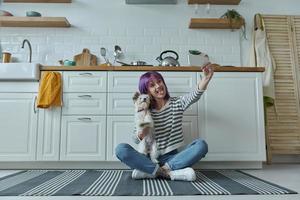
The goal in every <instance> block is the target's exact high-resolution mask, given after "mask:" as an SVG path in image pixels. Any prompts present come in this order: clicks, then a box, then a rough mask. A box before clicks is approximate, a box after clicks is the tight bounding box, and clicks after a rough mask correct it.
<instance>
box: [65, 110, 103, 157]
mask: <svg viewBox="0 0 300 200" xmlns="http://www.w3.org/2000/svg"><path fill="white" fill-rule="evenodd" d="M60 148H61V150H60V160H62V161H103V160H105V152H106V117H105V116H63V117H62V129H61V146H60Z"/></svg>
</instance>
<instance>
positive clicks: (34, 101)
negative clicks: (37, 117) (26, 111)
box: [33, 96, 37, 114]
mask: <svg viewBox="0 0 300 200" xmlns="http://www.w3.org/2000/svg"><path fill="white" fill-rule="evenodd" d="M36 98H37V97H36V96H35V97H34V100H33V112H34V114H36V108H35V107H36V106H35V105H36Z"/></svg>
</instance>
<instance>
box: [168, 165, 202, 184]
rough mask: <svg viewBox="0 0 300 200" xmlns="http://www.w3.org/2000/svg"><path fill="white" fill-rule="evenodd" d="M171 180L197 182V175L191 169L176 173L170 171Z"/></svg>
mask: <svg viewBox="0 0 300 200" xmlns="http://www.w3.org/2000/svg"><path fill="white" fill-rule="evenodd" d="M170 178H171V180H173V181H174V180H180V181H195V180H196V173H195V171H194V170H193V169H192V168H190V167H187V168H184V169H178V170H174V171H170Z"/></svg>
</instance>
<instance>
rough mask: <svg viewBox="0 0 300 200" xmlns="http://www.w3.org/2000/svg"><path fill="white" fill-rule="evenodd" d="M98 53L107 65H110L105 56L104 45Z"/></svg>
mask: <svg viewBox="0 0 300 200" xmlns="http://www.w3.org/2000/svg"><path fill="white" fill-rule="evenodd" d="M100 54H101V56H102V57H103V58H104V60H105V63H106V64H107V65H111V63H110V62H109V60H108V58H106V49H105V48H104V47H101V49H100Z"/></svg>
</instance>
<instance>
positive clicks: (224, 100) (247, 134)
mask: <svg viewBox="0 0 300 200" xmlns="http://www.w3.org/2000/svg"><path fill="white" fill-rule="evenodd" d="M261 75H262V74H260V73H237V72H236V73H215V75H214V78H213V79H212V81H211V83H210V85H209V87H208V89H207V91H206V92H205V95H204V101H200V102H199V126H200V136H201V137H203V138H205V140H206V141H207V143H208V155H207V156H206V158H205V160H207V161H263V160H265V146H264V144H265V138H264V137H265V136H264V116H263V104H262V103H263V100H262V99H263V96H262V85H261V84H262V82H261Z"/></svg>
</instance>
